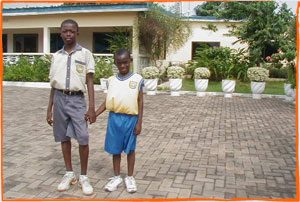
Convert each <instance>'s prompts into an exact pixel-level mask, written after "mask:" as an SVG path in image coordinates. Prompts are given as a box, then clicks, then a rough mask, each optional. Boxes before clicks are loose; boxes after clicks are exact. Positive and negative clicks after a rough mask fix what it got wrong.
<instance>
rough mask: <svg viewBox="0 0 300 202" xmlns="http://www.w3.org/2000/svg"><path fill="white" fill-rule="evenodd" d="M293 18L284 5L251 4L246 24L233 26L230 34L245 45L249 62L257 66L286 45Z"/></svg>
mask: <svg viewBox="0 0 300 202" xmlns="http://www.w3.org/2000/svg"><path fill="white" fill-rule="evenodd" d="M293 17H294V16H293V14H292V12H291V11H290V10H289V9H288V8H287V6H286V4H283V5H282V6H281V7H279V6H278V4H277V3H276V2H251V4H249V6H248V17H247V20H246V22H245V23H243V24H242V25H241V26H233V30H232V31H231V33H232V34H233V35H235V36H236V37H237V38H238V40H237V42H241V43H247V45H248V51H249V54H250V60H251V61H254V62H255V63H257V64H259V63H261V62H263V61H264V60H265V58H266V56H269V55H270V54H271V53H272V52H273V53H274V52H276V51H277V50H278V49H279V48H280V47H281V46H282V44H285V43H286V34H287V32H288V28H289V25H290V22H291V20H292V19H293ZM270 50H271V51H270ZM272 50H273V51H272Z"/></svg>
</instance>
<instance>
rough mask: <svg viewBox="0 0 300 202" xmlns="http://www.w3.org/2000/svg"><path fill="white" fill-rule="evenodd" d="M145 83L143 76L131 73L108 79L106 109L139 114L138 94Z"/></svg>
mask: <svg viewBox="0 0 300 202" xmlns="http://www.w3.org/2000/svg"><path fill="white" fill-rule="evenodd" d="M143 84H144V79H143V77H142V76H140V75H139V74H136V73H132V72H131V73H130V74H129V75H127V76H126V77H121V76H120V75H119V74H118V75H116V76H112V77H110V78H109V79H108V89H107V95H106V109H107V110H109V111H113V112H115V113H121V114H130V115H138V113H139V110H138V95H139V91H140V90H141V88H142V86H143Z"/></svg>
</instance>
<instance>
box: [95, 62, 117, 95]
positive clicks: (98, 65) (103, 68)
mask: <svg viewBox="0 0 300 202" xmlns="http://www.w3.org/2000/svg"><path fill="white" fill-rule="evenodd" d="M113 65H114V63H113V59H112V58H105V57H96V58H95V74H94V80H95V81H100V84H101V89H102V90H103V91H104V93H106V92H107V82H108V78H109V77H110V76H112V75H113Z"/></svg>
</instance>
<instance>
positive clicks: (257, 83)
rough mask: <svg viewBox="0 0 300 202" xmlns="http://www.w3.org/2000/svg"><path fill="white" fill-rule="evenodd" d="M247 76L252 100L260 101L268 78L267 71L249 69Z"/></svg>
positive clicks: (254, 68)
mask: <svg viewBox="0 0 300 202" xmlns="http://www.w3.org/2000/svg"><path fill="white" fill-rule="evenodd" d="M247 74H248V78H249V79H250V81H251V91H252V98H254V99H260V98H261V93H262V92H263V91H264V90H265V86H266V82H265V81H266V80H267V79H268V78H269V70H267V69H265V68H262V67H251V68H249V69H248V71H247Z"/></svg>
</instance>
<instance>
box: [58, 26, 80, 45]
mask: <svg viewBox="0 0 300 202" xmlns="http://www.w3.org/2000/svg"><path fill="white" fill-rule="evenodd" d="M78 34H79V33H78V32H77V27H76V25H74V24H73V23H65V24H63V25H62V27H61V30H60V36H61V38H62V40H63V41H64V44H65V45H73V44H74V43H76V36H77V35H78Z"/></svg>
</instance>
